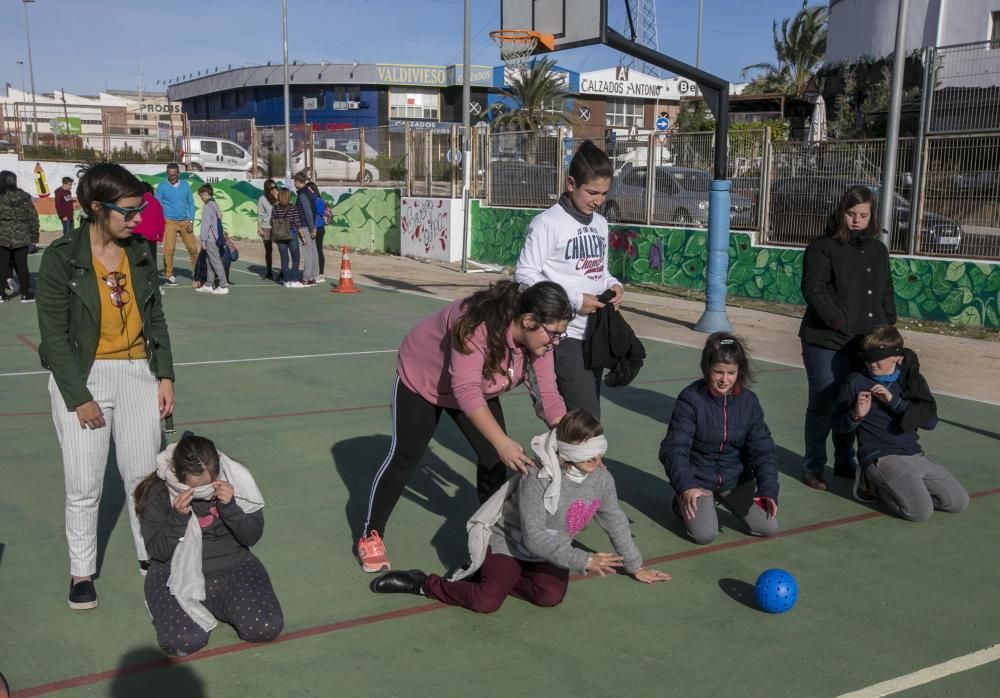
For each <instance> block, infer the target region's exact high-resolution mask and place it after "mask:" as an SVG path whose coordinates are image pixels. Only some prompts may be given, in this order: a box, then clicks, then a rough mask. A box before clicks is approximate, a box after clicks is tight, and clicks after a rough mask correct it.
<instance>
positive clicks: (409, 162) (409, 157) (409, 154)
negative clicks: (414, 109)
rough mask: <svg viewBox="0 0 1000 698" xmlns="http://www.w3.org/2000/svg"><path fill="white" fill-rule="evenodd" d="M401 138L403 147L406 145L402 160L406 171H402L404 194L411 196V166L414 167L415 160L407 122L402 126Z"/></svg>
mask: <svg viewBox="0 0 1000 698" xmlns="http://www.w3.org/2000/svg"><path fill="white" fill-rule="evenodd" d="M403 140H404V143H405V144H406V145H405V147H406V157H405V160H404V162H406V172H405V173H404V176H405V178H406V181H405V187H406V194H405V195H406V196H413V167H414V165H413V163H414V161H415V159H414V156H415V153H414V152H413V131H412V130H410V125H409V124H404V126H403Z"/></svg>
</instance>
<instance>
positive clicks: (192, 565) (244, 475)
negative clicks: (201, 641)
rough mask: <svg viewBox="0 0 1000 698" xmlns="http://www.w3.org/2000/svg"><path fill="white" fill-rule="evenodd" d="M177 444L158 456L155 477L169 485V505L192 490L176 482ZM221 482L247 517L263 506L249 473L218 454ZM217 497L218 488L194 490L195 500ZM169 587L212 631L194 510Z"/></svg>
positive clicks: (194, 617)
mask: <svg viewBox="0 0 1000 698" xmlns="http://www.w3.org/2000/svg"><path fill="white" fill-rule="evenodd" d="M175 448H177V444H170V445H169V446H167V448H166V449H165V450H164V451H163V452H162V453H160V454H159V455H157V456H156V474H157V475H158V476H159V477H160V479H161V480H163V481H164V482H165V483H166V484H167V493H168V494H169V495H170V504H171V505H173V503H174V500H175V499H177V496H178V495H179V494H181V493H183V492H186V491H187V490H189V489H191V488H190V487H188V486H187V485H185V484H184V483H182V482H181V481H180V480H178V479H177V475H176V473H174V468H173V460H174V459H173V456H174V449H175ZM219 480H222V481H223V482H228V483H229V484H231V485H232V486H233V493H234V494H233V497H234V499H235V501H236V504H237V506H239V508H240V509H242V510H243V511H244V512H246V513H247V514H252V513H254V512H255V511H258V510H260V509H262V508H263V507H264V497H263V496H262V495H261V493H260V490H259V489H258V488H257V483H256V482H254V479H253V476H252V475H251V474H250V471H249V470H247V469H246V467H244V466H243V465H241V464H239V463H237V462H236V461H234V460H232V459H231V458H229V457H227V456H226V455H225V454H224V453H222V451H219ZM214 496H215V488H214V487H212V486H211V485H202V486H201V487H196V488H194V498H195V499H211V498H212V497H214ZM167 588H168V589H170V593H171V594H173V595H174V597H175V598H176V599H177V603H178V604H179V605H180V607H181V608H182V609H184V612H185V613H187V614H188V616H190V617H191V620H193V621H194V622H195V623H197V624H198V625H199V626H200V627H201V628H202V629H203V630H204V631H205V632H211V631H212V630H213V629H214V628H215V626H216V625H217V622H216V620H215V616H213V615H212V613H211V612H210V611H209V610H208V609H207V608H205V606H204V604H202V602H203V601H204V600H205V596H206V595H205V575H204V573H203V572H202V558H201V524H199V523H198V517H197V515H196V514H195V513H194V510H192V511H191V517H190V518H189V519H188V525H187V530H185V531H184V537H183V538H181V539H180V542H178V543H177V547H176V548H174V555H173V558H172V559H171V561H170V578H169V579H168V580H167Z"/></svg>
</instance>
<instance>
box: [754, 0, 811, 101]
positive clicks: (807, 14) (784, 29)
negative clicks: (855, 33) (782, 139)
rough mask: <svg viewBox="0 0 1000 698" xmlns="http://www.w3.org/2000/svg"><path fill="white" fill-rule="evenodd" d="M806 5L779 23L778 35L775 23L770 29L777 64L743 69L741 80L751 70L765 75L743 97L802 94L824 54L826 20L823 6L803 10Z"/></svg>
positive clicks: (798, 95) (758, 65)
mask: <svg viewBox="0 0 1000 698" xmlns="http://www.w3.org/2000/svg"><path fill="white" fill-rule="evenodd" d="M806 2H807V0H802V9H801V10H799V11H798V13H796V15H795V17H792V18H788V17H786V18H785V19H783V20H782V21H781V31H780V32H779V31H778V23H777V22H774V24H773V25H772V27H771V33H772V35H773V36H774V53H775V56H776V58H777V63H755V64H753V65H748V66H747V67H746V68H744V69H743V72H742V73H741V75H742V76H743V77H746V75H747V73H749V72H751V71H754V70H763V71H764V74H763V75H759V76H758V77H756V78H754V79H753V81H752V82H751V83H750V84H749V85H747V89H746V90H744V93H745V94H762V93H767V92H778V93H781V94H791V95H795V96H796V97H802V96H803V95H804V94H805V91H806V89H807V88H808V86H809V82H810V81H811V80H812V79H813V76H814V75H815V74H816V70H817V69H818V68H819V66H820V65H821V64H822V63H823V57H824V55H825V54H826V33H827V19H828V17H829V12H828V10H827V8H826V6H825V5H817V6H815V7H806Z"/></svg>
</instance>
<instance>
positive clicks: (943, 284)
mask: <svg viewBox="0 0 1000 698" xmlns="http://www.w3.org/2000/svg"><path fill="white" fill-rule="evenodd" d="M538 213H539V211H537V210H533V209H518V208H491V207H486V206H474V207H473V209H472V245H471V256H472V258H473V259H476V260H479V261H481V262H487V263H492V264H502V265H506V266H513V265H514V264H515V263H516V262H517V256H518V254H519V252H520V250H521V244H522V243H523V241H524V233H525V230H526V229H527V227H528V223H529V222H530V221H531V219H532V218H533V217H534V216H535V215H537V214H538ZM706 242H707V240H706V233H705V231H703V230H690V229H681V228H655V227H650V226H642V225H618V226H612V228H611V240H610V244H611V250H610V255H609V261H610V267H611V273H612V274H614V275H615V276H616V277H617V278H619V279H621V280H622V281H627V282H630V283H648V284H659V285H662V286H669V287H675V288H676V287H681V288H688V289H697V290H704V288H705V260H706V257H707V255H706ZM802 257H803V250H801V249H784V248H776V247H754V246H753V245H752V244H751V239H750V236H749V235H747V234H746V233H742V232H733V233H732V234H731V235H730V238H729V294H730V295H733V296H741V297H744V298H756V299H760V300H766V301H774V302H778V303H792V304H797V305H803V304H804V303H805V300H804V299H803V298H802V293H801V291H800V290H799V283H800V280H801V278H802ZM892 276H893V283H894V285H895V288H896V306H897V309H898V311H899V314H900V315H902V316H905V317H911V318H916V319H922V320H934V321H941V322H953V323H956V324H963V325H984V326H986V327H1000V264H995V263H993V264H987V263H974V262H961V261H949V260H932V259H921V258H911V257H894V258H893V259H892Z"/></svg>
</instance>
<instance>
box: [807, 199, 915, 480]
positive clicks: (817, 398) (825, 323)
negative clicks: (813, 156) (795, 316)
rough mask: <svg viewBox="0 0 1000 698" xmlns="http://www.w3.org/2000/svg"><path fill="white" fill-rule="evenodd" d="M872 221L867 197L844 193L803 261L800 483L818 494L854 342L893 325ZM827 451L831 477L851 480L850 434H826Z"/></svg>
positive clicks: (886, 273)
mask: <svg viewBox="0 0 1000 698" xmlns="http://www.w3.org/2000/svg"><path fill="white" fill-rule="evenodd" d="M877 221H878V218H877V215H876V202H875V196H874V194H872V191H871V190H870V189H868V188H867V187H861V186H857V187H851V188H850V189H848V190H847V191H846V192H844V195H843V196H842V197H841V199H840V203H839V204H838V205H837V210H836V211H835V212H834V213H833V214H832V215H831V216H830V220H829V222H828V223H827V230H826V234H825V235H823V236H822V237H820V238H817V239H816V240H813V241H812V243H810V244H809V247H807V248H806V253H805V259H804V261H803V266H802V295H803V296H804V297H805V299H806V313H805V316H803V318H802V324H801V326H800V327H799V338H800V339H801V341H802V361H803V363H804V364H805V368H806V377H807V378H808V380H809V406H808V408H807V409H806V420H805V456H804V458H803V461H802V477H803V480H804V481H805V483H806V484H807V485H809V486H810V487H812V488H814V489H818V490H825V489H826V481H825V479H824V477H823V469H824V467H825V466H826V439H827V436H828V435H829V433H830V420H831V418H832V416H833V413H834V411H835V409H836V405H837V395H838V392H839V389H840V386H841V385H842V384H843V383H844V381H845V380H846V379H847V376H848V375H849V374H850V371H851V356H852V354H853V353H854V352H855V349H856V344H857V341H860V338H861V337H862V336H864V335H865V334H866V333H868V332H869V331H870V330H872V329H873V328H875V327H878V326H879V325H894V324H896V301H895V295H894V291H893V287H892V273H891V271H890V269H889V251H888V250H887V249H886V247H885V245H883V244H882V243H881V242H880V241H879V239H878V237H877V234H878V222H877ZM833 447H834V474H835V475H838V476H842V477H854V471H855V468H856V463H855V460H854V439H853V435H852V434H849V433H848V434H834V436H833Z"/></svg>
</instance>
